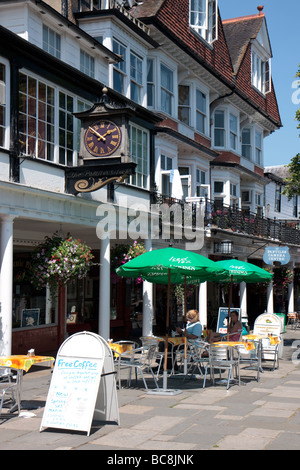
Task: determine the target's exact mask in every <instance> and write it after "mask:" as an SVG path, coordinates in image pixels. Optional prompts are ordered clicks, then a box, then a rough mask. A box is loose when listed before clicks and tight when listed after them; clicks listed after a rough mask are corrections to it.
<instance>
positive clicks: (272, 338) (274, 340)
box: [243, 334, 280, 346]
mask: <svg viewBox="0 0 300 470" xmlns="http://www.w3.org/2000/svg"><path fill="white" fill-rule="evenodd" d="M243 339H245V340H247V341H261V340H263V339H268V340H269V341H270V345H271V346H275V345H276V344H279V343H280V339H279V337H278V336H268V335H267V334H266V335H254V334H251V335H245V336H243Z"/></svg>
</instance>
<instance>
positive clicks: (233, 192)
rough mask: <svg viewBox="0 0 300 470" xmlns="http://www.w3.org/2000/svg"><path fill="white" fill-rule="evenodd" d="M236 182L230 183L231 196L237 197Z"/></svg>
mask: <svg viewBox="0 0 300 470" xmlns="http://www.w3.org/2000/svg"><path fill="white" fill-rule="evenodd" d="M236 194H237V192H236V184H233V183H230V196H233V197H236Z"/></svg>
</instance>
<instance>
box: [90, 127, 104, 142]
mask: <svg viewBox="0 0 300 470" xmlns="http://www.w3.org/2000/svg"><path fill="white" fill-rule="evenodd" d="M89 129H90V130H91V131H92V132H93V133H94V134H95V135H97V136H98V140H100V139H102V140H103V142H105V137H104V136H103V135H101V134H99V132H97V131H95V129H93V128H92V127H90V126H89Z"/></svg>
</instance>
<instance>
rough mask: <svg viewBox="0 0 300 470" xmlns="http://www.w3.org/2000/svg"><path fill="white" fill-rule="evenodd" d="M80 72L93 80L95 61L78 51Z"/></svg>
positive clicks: (83, 52)
mask: <svg viewBox="0 0 300 470" xmlns="http://www.w3.org/2000/svg"><path fill="white" fill-rule="evenodd" d="M80 71H81V72H83V73H85V74H86V75H88V76H89V77H92V78H95V59H94V57H92V56H91V55H89V54H87V53H86V52H85V51H83V50H82V49H80Z"/></svg>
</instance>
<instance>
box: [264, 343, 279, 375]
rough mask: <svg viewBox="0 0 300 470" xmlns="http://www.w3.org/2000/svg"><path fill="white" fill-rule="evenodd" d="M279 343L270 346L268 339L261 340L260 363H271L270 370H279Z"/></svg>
mask: <svg viewBox="0 0 300 470" xmlns="http://www.w3.org/2000/svg"><path fill="white" fill-rule="evenodd" d="M278 353H279V343H277V344H274V345H273V344H270V340H269V338H263V339H262V340H261V358H262V361H268V360H271V361H273V367H272V369H271V370H275V369H279V354H278Z"/></svg>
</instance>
